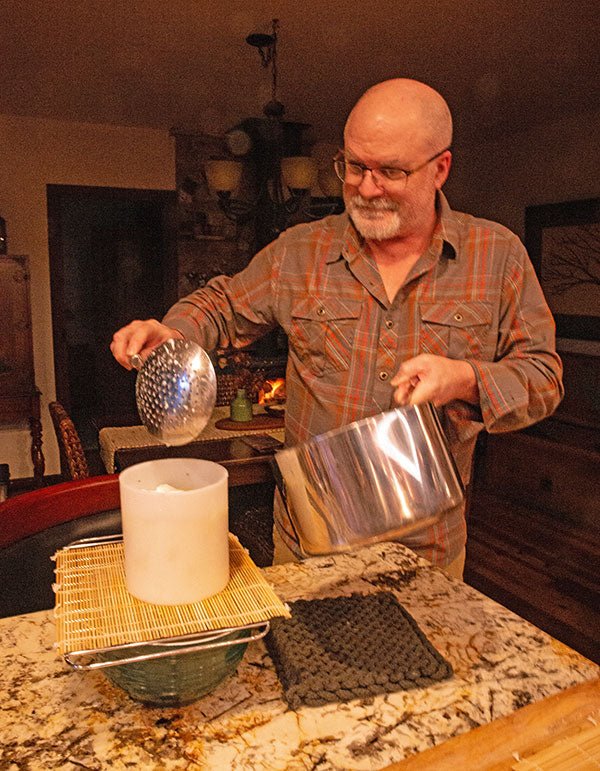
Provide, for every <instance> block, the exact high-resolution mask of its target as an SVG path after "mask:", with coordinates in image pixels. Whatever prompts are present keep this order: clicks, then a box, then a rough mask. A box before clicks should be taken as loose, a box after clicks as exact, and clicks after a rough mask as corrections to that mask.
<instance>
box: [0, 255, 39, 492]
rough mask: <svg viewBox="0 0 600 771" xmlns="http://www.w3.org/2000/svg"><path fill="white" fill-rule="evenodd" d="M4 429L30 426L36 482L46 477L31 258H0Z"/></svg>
mask: <svg viewBox="0 0 600 771" xmlns="http://www.w3.org/2000/svg"><path fill="white" fill-rule="evenodd" d="M0 319H1V320H2V332H1V334H0V426H7V425H16V424H18V423H21V422H23V421H27V422H28V423H29V429H30V432H31V459H32V461H33V469H34V479H35V481H36V483H37V484H41V482H42V479H43V475H44V465H45V464H44V455H43V452H42V427H41V421H40V392H39V391H38V389H37V387H36V385H35V378H34V370H33V340H32V335H31V306H30V296H29V268H28V262H27V257H23V256H13V255H0Z"/></svg>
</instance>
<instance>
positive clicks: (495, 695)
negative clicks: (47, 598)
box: [0, 543, 600, 771]
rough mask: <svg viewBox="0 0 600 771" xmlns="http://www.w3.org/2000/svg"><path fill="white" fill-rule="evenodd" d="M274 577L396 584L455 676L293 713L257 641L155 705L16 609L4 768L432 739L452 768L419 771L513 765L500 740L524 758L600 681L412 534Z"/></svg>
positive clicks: (283, 587)
mask: <svg viewBox="0 0 600 771" xmlns="http://www.w3.org/2000/svg"><path fill="white" fill-rule="evenodd" d="M264 573H265V576H266V578H267V579H268V581H269V583H270V584H271V585H272V586H273V587H274V589H275V591H276V592H277V594H278V595H279V596H280V597H281V599H283V600H284V601H285V602H294V601H295V600H297V599H311V598H320V597H327V596H339V595H350V594H352V593H356V592H358V593H361V594H371V593H375V592H380V591H391V592H392V593H393V594H394V596H395V597H396V598H397V599H398V601H399V602H400V603H401V604H402V605H403V606H404V608H406V610H407V611H408V612H409V613H410V614H411V615H412V617H413V618H414V619H415V621H416V622H417V624H418V625H419V627H420V628H421V630H422V631H423V632H424V633H425V634H426V635H427V637H428V639H429V640H430V642H431V643H432V644H433V645H434V646H435V647H436V648H437V650H438V651H439V652H440V653H441V654H442V656H444V657H445V658H446V659H447V660H448V661H449V662H450V663H451V664H452V667H453V670H454V675H453V677H451V678H450V679H448V680H444V681H442V682H439V683H435V684H433V685H426V686H422V687H417V688H413V689H409V690H398V691H395V692H392V693H387V694H381V695H377V696H374V697H373V696H371V697H369V698H366V699H364V700H363V699H361V698H355V699H352V700H350V701H342V702H339V703H338V702H334V703H331V704H327V705H325V706H321V707H300V708H299V709H297V710H292V709H290V708H289V707H288V705H287V704H286V703H285V701H284V699H283V697H282V688H281V684H280V682H279V679H278V678H277V674H276V671H275V668H274V665H273V662H272V661H271V659H270V657H269V655H268V654H267V651H266V648H265V645H264V644H263V641H258V642H254V643H251V644H250V646H249V647H248V650H247V651H246V654H245V656H244V658H243V660H242V662H241V663H240V665H239V667H238V670H237V672H236V674H235V675H233V676H232V677H231V678H229V679H228V680H227V681H225V682H223V683H221V685H219V686H218V687H217V688H216V690H215V691H213V692H212V693H210V694H208V695H207V696H205V697H204V698H202V699H200V700H199V701H197V702H195V703H193V704H190V705H189V706H186V707H179V708H163V709H159V708H151V707H147V706H143V705H141V704H139V703H137V702H135V701H132V700H131V699H130V698H129V697H128V696H127V694H126V693H125V692H124V691H122V690H121V689H119V688H117V687H116V686H113V685H112V684H111V683H109V682H108V681H107V680H106V678H105V677H104V675H103V674H102V672H101V671H93V672H82V673H77V672H73V671H71V670H69V668H68V667H67V665H66V664H65V663H64V662H63V661H62V660H61V659H60V658H59V657H58V655H57V653H56V651H54V650H53V648H52V644H53V641H54V621H53V616H52V613H51V612H49V611H46V612H41V613H34V614H30V615H26V616H20V617H14V618H7V619H3V620H0V656H1V657H2V669H3V671H2V681H1V684H0V700H1V701H2V710H0V768H13V767H14V768H30V769H48V768H62V769H68V770H71V769H72V770H73V771H75V769H77V768H90V769H98V770H100V769H104V768H115V769H117V768H119V769H124V768H143V769H145V768H169V769H192V768H198V769H200V768H201V769H208V770H209V771H210V770H211V769H214V770H215V771H222V769H237V770H238V771H239V770H240V769H248V771H267V769H268V770H269V771H271V770H272V769H290V770H291V769H307V768H319V769H323V771H333V770H334V769H336V770H338V769H339V770H342V769H343V771H351V770H352V769H356V770H359V769H361V770H363V771H364V770H367V769H369V770H372V769H382V768H385V767H386V766H388V765H390V764H392V763H400V762H401V761H403V760H404V759H409V758H411V757H413V756H416V757H415V760H418V759H419V756H420V755H421V754H422V756H423V758H424V759H425V758H426V756H427V752H426V751H427V750H429V749H430V748H433V747H439V748H440V751H442V756H441V759H440V758H439V756H438V760H440V762H438V760H434V762H433V763H432V764H430V765H424V766H413V765H408V768H413V767H414V768H427V769H428V770H429V771H433V770H435V771H440V769H452V771H454V770H456V771H463V769H464V770H465V771H471V770H472V769H473V771H474V770H475V769H476V770H477V771H483V770H484V769H489V768H491V767H492V764H495V765H493V768H495V769H497V768H500V767H502V768H510V767H511V764H510V762H509V764H508V765H503V766H499V765H498V758H499V752H500V748H499V745H500V744H502V754H503V757H504V758H505V759H508V760H509V761H513V762H514V758H513V757H512V752H516V751H519V752H521V753H522V751H523V747H524V744H525V743H526V740H527V733H528V731H529V730H530V725H531V719H529V714H530V713H525V710H526V709H528V706H529V705H538V704H539V705H544V702H545V700H546V699H548V700H550V698H551V697H553V696H555V695H556V694H561V693H563V692H566V691H567V690H568V689H570V688H572V687H573V686H578V685H579V684H585V683H593V681H594V680H597V678H598V676H599V674H600V668H599V667H598V666H596V665H595V664H593V663H592V662H591V661H588V660H587V659H585V658H584V657H583V656H580V655H579V654H577V653H575V651H573V650H571V649H569V648H567V647H566V646H564V645H562V644H561V643H559V642H558V641H556V640H553V639H552V638H551V637H550V636H549V635H547V634H545V633H544V632H542V631H541V630H539V629H536V627H534V626H532V625H531V624H529V623H528V622H526V621H524V620H523V619H522V618H519V616H517V615H515V614H514V613H512V612H511V611H509V610H507V609H506V608H504V607H502V606H501V605H498V604H497V603H495V602H493V601H492V600H490V599H489V598H487V597H485V596H484V595H482V594H480V593H479V592H477V591H475V590H474V589H472V588H471V587H469V586H467V585H466V584H464V583H463V582H461V581H457V580H455V579H452V578H450V577H448V576H447V575H446V574H445V573H444V572H443V571H442V570H440V569H439V568H435V567H433V566H432V565H430V564H429V563H427V562H426V561H425V560H423V559H420V558H419V557H417V556H416V555H415V554H414V553H413V552H411V551H410V550H409V549H407V548H406V547H404V546H402V545H401V544H398V543H384V544H376V545H374V546H370V547H367V548H365V549H361V550H359V551H356V552H354V553H352V554H345V555H336V556H330V557H320V558H312V559H309V560H306V561H304V562H302V563H291V564H287V565H277V566H273V567H269V568H266V569H265V571H264ZM589 690H590V693H591V694H592V695H591V696H590V698H589V699H588V700H587V701H586V702H585V705H584V706H585V707H586V709H585V710H582V711H581V713H580V716H581V717H582V719H585V717H586V715H590V714H591V712H592V710H593V708H594V705H597V704H598V695H597V692H598V687H597V682H596V683H593V684H592V685H590V687H589ZM594 693H595V694H596V696H595V700H594V696H593V694H594ZM577 703H578V704H579V707H582V702H581V701H578V702H577ZM547 704H548V709H546V708H545V706H541V710H542V711H543V712H544V713H547V714H549V713H550V710H552V714H553V715H554V716H555V717H556V716H557V712H556V710H555V708H554V707H553V706H552V704H553V703H551V702H550V701H548V702H547ZM521 708H524V709H523V710H522V709H521ZM538 711H539V710H538ZM521 713H523V714H522V719H519V716H520V714H521ZM507 716H514V717H515V718H516V719H515V720H514V721H510V722H509V724H508V725H506V724H505V723H502V722H500V723H499V724H497V725H498V729H499V730H498V731H497V732H495V734H494V736H493V737H491V738H486V735H484V741H483V744H482V743H481V742H480V743H479V744H478V749H477V751H474V754H473V755H472V760H473V761H474V762H470V760H469V757H471V756H470V755H469V753H468V752H467V754H465V753H464V752H463V751H462V749H464V748H463V747H462V744H461V746H459V747H458V748H457V750H458V752H457V754H455V755H454V762H453V763H450V764H448V763H446V764H444V763H443V762H441V761H443V760H447V759H448V757H450V756H449V755H446V754H445V752H444V747H445V746H447V749H448V751H450V750H451V748H452V746H453V741H454V738H453V737H457V736H460V737H461V738H462V737H464V738H465V739H468V738H469V736H470V735H471V734H476V733H477V732H476V731H473V729H476V728H477V727H478V726H494V723H495V722H496V721H502V719H503V718H506V717H507ZM509 720H510V718H509ZM561 720H562V717H557V719H556V720H554V721H553V725H552V726H550V727H549V729H548V730H549V734H548V735H549V736H550V737H551V736H552V733H553V732H554V733H559V734H560V730H561V726H562V723H561ZM502 728H504V730H500V729H502ZM482 730H484V729H482ZM538 736H539V733H538ZM486 746H487V747H489V748H490V759H491V764H488V763H487V761H486V751H485V748H486ZM482 747H483V749H482ZM461 748H462V749H461ZM408 763H409V764H410V763H411V760H408ZM11 764H12V765H11ZM399 769H402V765H400V766H399Z"/></svg>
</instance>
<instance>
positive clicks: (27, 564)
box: [0, 474, 121, 617]
mask: <svg viewBox="0 0 600 771" xmlns="http://www.w3.org/2000/svg"><path fill="white" fill-rule="evenodd" d="M119 505H120V498H119V481H118V476H117V475H116V474H112V475H110V476H100V477H88V478H87V479H79V480H74V481H70V482H61V483H60V484H57V485H52V486H51V487H44V488H42V489H41V490H35V491H34V492H30V493H23V494H22V495H17V496H15V497H13V498H9V499H8V500H6V501H4V502H2V503H0V587H2V589H1V591H0V617H4V616H14V615H18V614H20V613H31V612H33V611H36V610H44V609H46V608H52V607H54V593H53V591H52V584H53V582H54V565H53V562H52V561H51V557H52V555H53V554H54V553H55V552H56V551H57V550H58V549H60V548H61V547H63V546H65V545H66V544H68V543H70V542H71V541H75V540H77V539H79V538H91V537H94V536H100V535H110V534H113V533H120V532H121V512H120V509H119Z"/></svg>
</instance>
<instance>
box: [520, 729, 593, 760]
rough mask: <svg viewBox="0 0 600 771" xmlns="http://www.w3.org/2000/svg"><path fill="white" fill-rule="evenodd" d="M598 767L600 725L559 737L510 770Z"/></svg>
mask: <svg viewBox="0 0 600 771" xmlns="http://www.w3.org/2000/svg"><path fill="white" fill-rule="evenodd" d="M599 768H600V725H596V726H590V728H585V729H584V730H582V731H581V732H580V733H577V734H575V735H574V736H568V737H566V738H564V739H559V740H558V741H556V742H554V744H551V745H550V746H549V747H545V748H544V749H542V750H540V751H539V752H536V753H535V754H534V755H530V756H529V757H527V758H523V759H522V760H520V761H519V762H517V763H515V764H514V765H513V766H511V769H512V771H588V769H589V771H597V769H599Z"/></svg>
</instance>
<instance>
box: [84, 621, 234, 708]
mask: <svg viewBox="0 0 600 771" xmlns="http://www.w3.org/2000/svg"><path fill="white" fill-rule="evenodd" d="M247 637H248V630H246V629H237V630H235V631H234V632H228V633H225V634H220V635H218V640H219V642H224V641H230V640H237V639H239V638H245V639H247ZM211 639H216V636H215V638H211ZM191 644H192V643H190V642H189V641H186V642H179V641H178V642H173V643H162V644H159V643H144V644H141V645H136V646H134V647H132V648H126V649H120V650H115V651H107V652H104V653H102V654H99V655H98V659H99V660H100V661H119V660H121V659H123V658H126V657H127V658H129V657H133V656H143V655H147V654H149V653H162V652H171V651H172V652H173V655H170V656H164V657H162V658H157V659H150V660H146V661H138V662H129V663H124V664H119V665H115V666H110V667H103V668H102V672H103V673H104V674H105V675H106V677H107V678H108V679H109V680H110V681H111V682H113V683H115V685H118V686H120V687H121V688H123V689H124V690H125V691H126V692H127V693H128V694H129V696H131V698H132V699H135V700H136V701H141V702H144V703H145V704H151V705H155V706H159V707H178V706H181V705H184V704H191V703H192V702H193V701H196V700H197V699H199V698H200V697H201V696H205V695H206V694H207V693H210V692H211V691H213V690H214V689H215V688H216V687H217V685H219V683H221V682H222V681H223V680H224V679H225V678H226V677H228V676H229V675H231V674H233V673H234V672H235V670H236V669H237V667H238V664H239V663H240V661H241V660H242V658H243V656H244V653H245V651H246V648H247V647H248V642H247V641H245V642H240V643H232V644H229V645H225V646H222V647H218V648H204V649H201V650H198V651H194V652H192V653H177V649H178V648H183V647H189V646H190V645H191Z"/></svg>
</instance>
